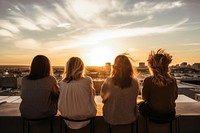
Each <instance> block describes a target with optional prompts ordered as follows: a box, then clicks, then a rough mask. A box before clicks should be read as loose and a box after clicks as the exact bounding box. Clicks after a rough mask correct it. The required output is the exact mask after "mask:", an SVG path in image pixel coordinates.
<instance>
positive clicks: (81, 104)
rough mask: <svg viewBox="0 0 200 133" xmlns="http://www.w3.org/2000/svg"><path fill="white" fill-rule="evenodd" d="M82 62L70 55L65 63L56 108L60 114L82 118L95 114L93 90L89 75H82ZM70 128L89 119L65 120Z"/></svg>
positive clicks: (80, 126)
mask: <svg viewBox="0 0 200 133" xmlns="http://www.w3.org/2000/svg"><path fill="white" fill-rule="evenodd" d="M84 69H85V66H84V63H83V61H82V60H81V59H80V58H79V57H71V58H70V59H69V60H68V61H67V64H66V67H65V72H64V78H63V80H62V81H61V82H60V89H61V92H60V96H59V101H58V109H59V111H60V113H61V115H62V116H64V117H68V118H69V119H74V120H83V119H87V118H89V117H93V116H96V113H97V109H96V103H95V101H94V97H95V90H94V87H93V81H92V79H91V78H90V77H88V76H84ZM65 122H66V124H67V126H68V127H69V128H72V129H80V128H82V127H84V126H86V125H87V124H88V123H89V121H85V122H70V121H65Z"/></svg>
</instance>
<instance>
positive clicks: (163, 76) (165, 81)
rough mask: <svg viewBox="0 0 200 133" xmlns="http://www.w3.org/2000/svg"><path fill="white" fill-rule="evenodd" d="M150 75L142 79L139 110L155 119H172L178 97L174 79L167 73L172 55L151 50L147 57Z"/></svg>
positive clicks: (160, 50)
mask: <svg viewBox="0 0 200 133" xmlns="http://www.w3.org/2000/svg"><path fill="white" fill-rule="evenodd" d="M147 61H148V66H149V69H150V72H151V76H149V77H147V78H146V79H145V80H144V84H143V89H142V98H143V100H144V102H143V103H142V104H141V105H140V107H139V110H140V112H141V114H142V115H144V116H148V117H149V118H150V119H152V120H153V119H154V120H155V121H158V122H159V121H160V122H162V121H163V122H164V121H168V120H172V119H173V118H174V116H175V106H176V104H175V100H176V99H177V97H178V87H177V83H176V79H175V78H173V77H172V76H171V75H170V73H169V64H170V63H171V61H172V56H171V55H170V54H168V53H166V52H165V51H164V50H162V49H159V50H158V51H157V52H154V51H151V53H150V54H149V57H148V60H147Z"/></svg>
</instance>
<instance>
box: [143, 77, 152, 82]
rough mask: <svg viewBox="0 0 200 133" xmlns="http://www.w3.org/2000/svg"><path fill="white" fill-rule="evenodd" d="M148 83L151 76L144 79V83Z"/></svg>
mask: <svg viewBox="0 0 200 133" xmlns="http://www.w3.org/2000/svg"><path fill="white" fill-rule="evenodd" d="M150 81H152V76H149V77H146V78H145V79H144V82H150Z"/></svg>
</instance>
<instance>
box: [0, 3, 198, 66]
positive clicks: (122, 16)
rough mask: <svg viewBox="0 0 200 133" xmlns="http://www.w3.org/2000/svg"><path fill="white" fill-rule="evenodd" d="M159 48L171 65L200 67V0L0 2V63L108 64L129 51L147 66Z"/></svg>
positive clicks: (134, 57)
mask: <svg viewBox="0 0 200 133" xmlns="http://www.w3.org/2000/svg"><path fill="white" fill-rule="evenodd" d="M159 48H163V49H165V50H166V51H167V52H169V53H170V54H171V55H173V62H172V64H180V63H182V62H188V63H190V64H193V63H195V62H199V63H200V0H178V1H176V0H146V1H142V0H0V65H30V63H31V61H32V59H33V57H34V56H35V55H37V54H43V55H46V56H47V57H49V59H50V60H51V63H52V65H53V66H57V65H65V63H66V61H67V60H68V59H69V58H70V57H72V56H78V57H80V58H82V60H83V61H84V62H85V64H86V65H104V64H105V62H111V63H112V62H113V60H114V58H115V56H117V55H118V54H121V53H124V52H128V53H129V54H130V55H131V56H132V58H133V59H134V60H136V62H145V61H146V60H147V57H148V54H149V52H150V51H151V50H158V49H159ZM137 64H138V63H136V65H137Z"/></svg>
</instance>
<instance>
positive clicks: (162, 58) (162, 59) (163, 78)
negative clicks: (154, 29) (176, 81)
mask: <svg viewBox="0 0 200 133" xmlns="http://www.w3.org/2000/svg"><path fill="white" fill-rule="evenodd" d="M147 61H148V65H149V68H150V71H151V73H152V75H153V83H154V84H155V85H158V86H160V87H162V86H166V85H167V84H169V83H171V82H172V77H171V76H170V74H169V64H170V63H171V61H172V56H171V55H170V54H168V53H166V52H165V51H164V50H162V49H159V50H158V51H157V52H154V51H151V53H150V54H149V58H148V60H147Z"/></svg>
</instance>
